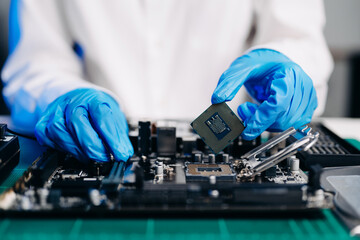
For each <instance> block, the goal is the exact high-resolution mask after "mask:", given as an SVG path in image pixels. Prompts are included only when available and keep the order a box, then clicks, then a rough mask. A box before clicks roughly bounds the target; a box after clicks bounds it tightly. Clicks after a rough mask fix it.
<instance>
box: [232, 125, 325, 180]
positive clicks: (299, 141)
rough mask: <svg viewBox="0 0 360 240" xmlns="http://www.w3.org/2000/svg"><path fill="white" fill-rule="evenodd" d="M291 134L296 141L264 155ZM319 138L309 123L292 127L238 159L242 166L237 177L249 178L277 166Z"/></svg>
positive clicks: (306, 148)
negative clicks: (275, 151)
mask: <svg viewBox="0 0 360 240" xmlns="http://www.w3.org/2000/svg"><path fill="white" fill-rule="evenodd" d="M291 136H293V137H294V139H295V141H294V142H292V143H291V144H289V145H288V146H286V147H285V148H283V149H281V150H279V151H278V152H277V153H275V154H272V155H271V156H269V157H263V155H264V154H265V153H266V152H267V151H269V150H270V149H272V148H273V147H275V146H277V145H278V144H279V143H281V142H283V141H285V140H286V139H288V138H289V137H291ZM318 138H319V133H318V132H315V133H313V132H312V129H311V128H310V127H309V126H307V125H305V126H303V127H301V128H299V129H298V130H296V129H295V128H293V127H291V128H289V129H288V130H286V131H284V132H282V133H280V134H279V135H277V136H275V137H273V138H271V139H270V140H269V141H267V142H266V143H263V144H261V145H260V146H258V147H256V148H254V149H253V150H251V151H249V152H248V153H246V154H244V155H243V156H241V159H240V161H238V165H237V167H238V168H241V170H240V172H239V174H238V175H237V178H238V179H240V180H242V179H249V178H250V179H252V178H253V177H255V176H256V175H258V174H260V173H262V172H264V171H266V170H267V169H269V168H271V167H273V166H275V165H276V164H278V163H280V162H281V161H283V160H285V159H287V158H288V157H290V156H292V155H295V154H296V153H297V152H298V151H301V150H305V151H306V150H308V149H309V148H310V147H312V146H313V145H314V144H315V142H316V141H317V140H318Z"/></svg>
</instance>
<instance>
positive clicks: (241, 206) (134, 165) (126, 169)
mask: <svg viewBox="0 0 360 240" xmlns="http://www.w3.org/2000/svg"><path fill="white" fill-rule="evenodd" d="M215 121H217V119H216V118H214V120H213V122H215ZM298 134H299V131H296V130H294V129H290V130H288V131H285V132H284V133H282V134H278V135H273V136H265V135H263V136H260V137H258V138H256V139H254V140H252V141H245V140H243V139H242V138H241V137H236V138H235V140H234V141H232V142H230V143H229V144H228V145H227V146H226V147H225V148H224V149H223V150H222V151H220V152H218V153H217V154H215V153H214V151H213V150H212V149H211V148H209V147H208V145H207V144H205V142H204V141H203V139H201V138H200V137H199V136H198V135H197V134H196V133H195V132H194V130H193V129H192V128H191V127H190V125H189V122H180V121H153V122H150V121H140V122H135V123H130V132H129V136H130V140H131V142H132V145H133V147H134V149H135V154H134V155H133V156H132V157H131V158H130V159H128V160H127V161H126V162H117V161H114V160H113V159H111V158H110V159H109V161H108V162H94V161H89V162H88V163H84V162H80V161H78V160H77V159H75V158H73V157H72V156H71V155H69V154H66V153H62V152H58V151H55V150H52V149H49V150H48V151H46V152H45V153H44V154H43V155H42V156H40V157H39V158H38V159H36V160H35V161H34V162H33V164H32V165H31V166H30V167H29V168H28V170H27V171H26V172H25V173H24V175H23V176H22V177H21V178H20V179H19V180H18V181H17V182H16V184H15V185H14V186H13V187H12V188H10V189H8V190H7V191H5V192H4V193H3V194H2V195H0V213H1V214H5V215H6V214H10V215H11V214H12V215H14V214H15V215H22V214H26V215H28V214H31V213H34V214H45V215H46V214H51V216H54V214H55V215H56V216H62V215H65V216H68V215H76V216H78V215H80V216H84V214H89V215H92V214H95V215H96V216H99V215H101V216H126V215H127V214H130V213H131V214H132V215H133V214H136V213H137V214H141V215H143V214H145V215H156V216H158V215H161V214H165V215H168V214H171V215H174V214H179V215H184V214H185V215H186V214H197V215H199V214H203V213H205V214H207V213H211V214H213V213H221V214H226V213H229V214H234V212H249V211H255V212H270V211H271V212H273V211H279V212H286V211H298V212H312V211H319V210H320V209H323V208H328V207H331V204H332V201H331V199H332V195H331V194H328V193H326V192H324V191H323V190H322V189H321V187H320V175H321V171H322V170H321V169H322V168H321V167H320V166H319V165H314V166H311V167H309V168H308V169H307V170H306V171H303V170H302V168H301V166H302V164H301V162H300V159H299V158H298V156H297V155H296V153H298V152H299V151H300V149H301V147H300V146H298V145H294V144H295V143H296V144H297V143H298V142H299V139H301V138H299V139H297V138H298V136H297V135H298ZM284 135H286V136H287V138H286V139H285V138H284ZM305 135H306V134H305ZM272 137H273V138H272ZM302 137H303V136H302ZM267 139H269V140H268V141H266V140H267ZM275 143H276V144H275ZM291 147H292V148H291ZM289 149H290V150H289Z"/></svg>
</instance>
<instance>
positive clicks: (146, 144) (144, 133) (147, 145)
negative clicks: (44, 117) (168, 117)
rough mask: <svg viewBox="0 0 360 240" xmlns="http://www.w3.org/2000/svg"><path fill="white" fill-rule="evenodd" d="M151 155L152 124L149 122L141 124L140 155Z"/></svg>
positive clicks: (139, 136)
mask: <svg viewBox="0 0 360 240" xmlns="http://www.w3.org/2000/svg"><path fill="white" fill-rule="evenodd" d="M150 153H151V124H150V122H149V121H146V122H142V121H140V122H139V135H138V155H139V156H142V155H144V156H147V155H149V154H150Z"/></svg>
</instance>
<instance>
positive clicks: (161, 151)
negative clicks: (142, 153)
mask: <svg viewBox="0 0 360 240" xmlns="http://www.w3.org/2000/svg"><path fill="white" fill-rule="evenodd" d="M175 153H176V128H174V127H157V154H158V156H175Z"/></svg>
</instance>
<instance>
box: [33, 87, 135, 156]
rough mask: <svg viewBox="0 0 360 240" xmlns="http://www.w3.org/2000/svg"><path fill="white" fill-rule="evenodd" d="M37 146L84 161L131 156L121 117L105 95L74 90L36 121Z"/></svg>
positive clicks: (62, 97) (124, 124) (111, 100)
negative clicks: (46, 147)
mask: <svg viewBox="0 0 360 240" xmlns="http://www.w3.org/2000/svg"><path fill="white" fill-rule="evenodd" d="M35 136H36V138H37V140H38V141H39V143H40V144H42V145H47V146H49V147H52V148H55V149H59V150H61V151H64V152H69V153H71V154H72V155H73V156H74V157H76V158H78V159H79V160H81V161H83V162H86V161H88V160H94V161H98V162H106V161H109V159H110V155H109V153H112V154H113V156H114V158H115V160H117V161H126V160H127V159H128V158H129V157H131V156H132V155H133V154H134V150H133V147H132V145H131V143H130V139H129V137H128V126H127V122H126V119H125V115H124V114H123V113H122V111H121V110H120V107H119V105H118V103H117V102H116V101H115V100H114V99H113V98H112V97H110V96H109V95H108V94H106V93H104V92H102V91H99V90H95V89H77V90H73V91H71V92H68V93H66V94H64V95H62V96H60V97H59V98H57V99H56V100H55V101H54V102H52V103H51V104H50V105H49V106H48V107H47V109H46V111H45V112H44V114H43V115H42V117H41V118H40V120H39V121H38V122H37V124H36V127H35Z"/></svg>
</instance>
